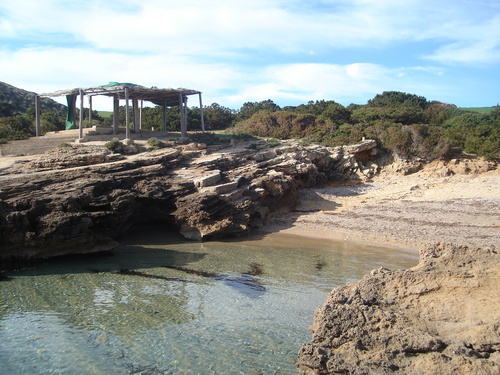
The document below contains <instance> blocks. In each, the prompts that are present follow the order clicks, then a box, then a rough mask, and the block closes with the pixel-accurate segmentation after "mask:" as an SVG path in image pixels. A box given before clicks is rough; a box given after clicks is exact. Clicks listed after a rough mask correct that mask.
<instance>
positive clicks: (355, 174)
mask: <svg viewBox="0 0 500 375" xmlns="http://www.w3.org/2000/svg"><path fill="white" fill-rule="evenodd" d="M369 146H370V147H372V146H373V149H372V151H370V148H369ZM374 147H375V143H374V142H372V143H370V144H366V143H365V144H364V145H363V146H360V147H356V146H353V147H351V148H348V149H349V150H352V151H353V152H355V153H356V154H350V153H346V151H345V150H344V149H343V148H335V149H331V148H327V147H321V146H312V147H309V148H308V147H302V146H299V145H298V144H296V143H294V144H284V145H281V146H277V145H275V144H273V145H271V144H267V143H265V142H259V144H258V145H257V146H256V147H255V149H254V148H242V147H234V148H230V149H227V150H219V151H217V152H215V151H214V150H210V149H209V148H207V149H201V150H200V149H199V147H194V145H193V147H185V148H184V149H182V150H178V149H172V148H163V149H159V150H155V151H150V152H146V153H142V154H137V155H132V156H128V157H126V158H122V157H121V156H118V157H117V156H113V155H112V154H111V153H110V152H108V151H107V150H106V149H104V148H102V147H101V148H99V147H97V148H96V147H93V146H92V147H86V146H78V147H65V148H60V149H56V150H53V151H50V152H49V153H47V154H45V155H43V156H42V157H40V158H39V159H36V160H35V161H33V162H32V164H31V165H30V166H29V167H26V165H23V166H22V168H24V169H23V170H21V171H22V172H29V173H24V174H19V172H20V169H19V168H17V169H16V168H14V169H11V171H10V173H9V172H8V171H7V172H6V173H5V172H4V174H3V175H2V176H0V179H1V185H0V237H1V238H2V241H1V243H0V259H2V258H3V259H8V258H13V257H14V258H15V257H17V258H44V257H51V256H56V255H61V254H67V253H85V252H93V251H101V250H106V249H111V248H112V247H113V246H115V245H116V242H115V241H116V239H117V238H118V237H119V236H120V235H121V234H123V233H124V232H126V231H127V229H128V228H129V227H130V226H131V225H133V224H134V223H137V222H144V221H162V222H164V223H165V225H174V226H176V227H177V228H178V229H179V230H180V232H181V233H182V234H183V235H184V236H185V237H186V238H190V239H194V240H201V239H208V238H211V237H214V236H224V235H232V234H237V233H241V232H245V231H248V230H251V229H252V228H257V227H259V226H262V225H263V224H264V223H265V221H266V219H267V217H268V216H269V215H270V214H273V213H278V212H283V211H287V210H290V209H292V208H294V207H295V205H296V204H297V201H298V199H299V195H298V189H299V188H301V187H303V186H321V185H322V184H326V183H329V182H335V181H342V180H345V179H353V178H354V179H363V178H366V175H365V174H363V173H361V172H360V171H363V170H364V169H366V168H370V167H369V165H370V163H371V162H372V161H370V160H365V158H362V159H363V161H361V160H358V159H357V157H358V156H356V155H362V154H363V153H366V152H368V153H373V150H375V149H374ZM117 158H121V160H116V159H117ZM111 161H112V162H111ZM14 172H15V173H14ZM16 173H17V174H16Z"/></svg>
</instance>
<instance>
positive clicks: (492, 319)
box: [0, 141, 500, 374]
mask: <svg viewBox="0 0 500 375" xmlns="http://www.w3.org/2000/svg"><path fill="white" fill-rule="evenodd" d="M5 160H6V159H5V158H3V163H2V160H1V159H0V237H1V238H2V241H1V243H0V264H1V265H2V267H7V266H8V265H9V262H18V261H27V260H35V261H36V260H38V259H44V258H49V257H53V256H58V255H63V254H68V253H73V254H74V253H78V254H81V253H91V252H99V251H108V250H111V249H112V248H113V247H115V246H116V244H117V241H119V240H120V236H121V235H123V234H124V233H125V232H126V231H127V230H128V228H130V227H131V226H133V225H134V224H136V223H142V222H150V221H151V222H152V221H154V222H162V223H164V225H165V226H173V227H175V228H177V230H178V231H179V232H180V233H182V234H183V235H184V236H185V237H186V238H189V239H192V240H206V239H210V238H213V237H217V236H232V235H238V234H241V233H245V232H248V231H251V230H261V231H268V232H269V231H283V232H285V233H293V234H300V235H309V236H311V235H313V236H322V237H328V238H335V239H341V240H349V241H361V242H369V243H372V244H377V245H387V246H394V247H404V248H407V249H412V250H415V251H418V250H420V252H421V254H420V255H421V258H420V263H419V264H418V265H417V266H416V267H414V268H413V269H410V270H394V271H391V270H387V269H379V270H374V271H372V273H371V275H367V276H365V277H364V278H363V279H362V280H360V281H358V282H357V283H350V284H348V285H346V286H343V287H340V288H336V289H334V290H333V291H332V292H331V293H330V295H329V297H328V299H327V301H326V302H325V304H324V305H322V306H320V307H319V308H318V309H317V311H316V313H315V316H314V322H313V325H312V326H311V332H312V340H311V342H310V343H308V344H305V345H304V346H303V347H302V348H301V349H300V352H299V355H298V361H297V367H298V369H299V371H301V372H302V373H304V374H337V373H344V374H389V373H405V374H406V373H414V374H424V373H450V374H470V373H478V374H496V373H498V370H499V367H500V325H499V324H498V322H499V321H500V315H499V313H500V300H499V297H498V290H499V287H500V285H499V280H500V262H499V254H498V250H497V249H498V246H499V245H500V244H499V243H498V238H500V236H499V230H500V217H499V212H498V204H499V203H500V176H499V174H498V170H497V169H496V165H494V163H490V162H486V161H482V160H477V159H474V158H472V159H471V158H464V159H455V160H451V161H448V162H441V161H439V162H435V163H433V164H431V165H427V166H423V164H422V163H420V162H416V161H413V162H399V163H397V162H396V163H392V164H390V165H387V158H384V157H383V156H382V154H381V153H380V152H379V151H378V150H377V148H376V143H375V142H374V141H364V142H362V143H360V144H357V145H352V146H346V147H336V148H328V147H321V146H303V145H300V144H299V143H298V142H286V143H281V144H276V143H268V142H264V141H258V142H239V143H236V144H233V145H231V146H230V145H227V146H225V147H222V146H211V147H210V146H209V147H206V146H205V145H200V144H189V145H177V146H175V147H167V148H163V149H159V150H155V151H149V152H146V153H138V154H136V155H132V156H126V157H123V156H120V155H116V154H112V153H111V152H109V151H108V150H106V149H105V148H103V147H98V146H85V147H83V146H72V147H68V148H58V149H54V150H51V151H48V152H47V153H45V154H43V155H41V156H38V157H30V158H13V160H11V161H10V162H6V161H5ZM13 161H16V162H15V163H14V162H13ZM438 242H440V244H437V243H438ZM445 242H446V244H443V243H445ZM0 268H1V267H0Z"/></svg>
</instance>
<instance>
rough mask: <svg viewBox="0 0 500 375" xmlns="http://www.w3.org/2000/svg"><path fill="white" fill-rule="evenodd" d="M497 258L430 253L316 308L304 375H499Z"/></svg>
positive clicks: (477, 252)
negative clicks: (409, 266) (395, 374)
mask: <svg viewBox="0 0 500 375" xmlns="http://www.w3.org/2000/svg"><path fill="white" fill-rule="evenodd" d="M498 290H500V254H498V252H497V251H496V250H495V248H493V247H490V248H484V249H471V248H468V247H465V246H456V245H439V244H438V245H435V246H430V247H428V248H427V249H425V250H423V251H422V252H421V257H420V263H419V264H418V265H417V266H416V267H414V268H412V269H409V270H398V271H390V270H388V269H384V268H381V269H379V270H374V271H372V272H371V274H370V275H368V276H365V277H364V278H363V279H362V280H360V281H359V282H356V283H350V284H347V285H345V286H343V287H339V288H336V289H334V290H333V291H332V292H331V293H330V295H329V296H328V298H327V301H326V302H325V304H323V305H322V306H321V307H319V308H318V309H317V310H316V312H315V315H314V323H313V325H312V326H311V328H310V329H311V331H312V334H313V335H312V341H311V342H310V343H308V344H305V345H303V346H302V348H301V349H300V351H299V355H298V362H297V366H298V368H299V369H300V371H301V372H302V373H303V374H392V373H402V374H498V373H499V372H500V324H499V321H500V320H499V318H500V316H499V312H500V297H499V294H498Z"/></svg>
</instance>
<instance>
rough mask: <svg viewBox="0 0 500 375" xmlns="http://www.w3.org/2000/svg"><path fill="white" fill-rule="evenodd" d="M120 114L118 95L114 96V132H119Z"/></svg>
mask: <svg viewBox="0 0 500 375" xmlns="http://www.w3.org/2000/svg"><path fill="white" fill-rule="evenodd" d="M119 115H120V99H119V98H118V95H115V96H113V134H118V122H119Z"/></svg>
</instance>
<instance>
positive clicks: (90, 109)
mask: <svg viewBox="0 0 500 375" xmlns="http://www.w3.org/2000/svg"><path fill="white" fill-rule="evenodd" d="M89 126H90V127H92V95H89Z"/></svg>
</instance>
